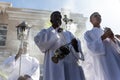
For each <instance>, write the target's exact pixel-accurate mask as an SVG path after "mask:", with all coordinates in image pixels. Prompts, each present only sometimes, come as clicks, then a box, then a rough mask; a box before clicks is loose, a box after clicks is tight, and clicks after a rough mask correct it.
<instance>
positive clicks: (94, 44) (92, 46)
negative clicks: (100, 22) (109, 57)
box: [84, 32, 105, 55]
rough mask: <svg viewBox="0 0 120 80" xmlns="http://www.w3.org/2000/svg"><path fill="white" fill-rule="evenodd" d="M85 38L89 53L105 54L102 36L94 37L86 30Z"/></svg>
mask: <svg viewBox="0 0 120 80" xmlns="http://www.w3.org/2000/svg"><path fill="white" fill-rule="evenodd" d="M84 39H85V46H86V48H87V50H88V51H87V53H91V54H92V55H104V54H105V48H104V44H103V41H102V39H101V37H100V38H98V39H92V38H91V37H90V35H89V33H87V32H86V33H85V34H84Z"/></svg>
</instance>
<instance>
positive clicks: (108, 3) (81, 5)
mask: <svg viewBox="0 0 120 80" xmlns="http://www.w3.org/2000/svg"><path fill="white" fill-rule="evenodd" d="M0 1H2V2H3V1H4V2H11V3H12V6H13V7H18V8H32V9H40V10H52V11H54V10H60V9H61V8H66V9H70V11H71V12H75V13H81V14H83V15H84V16H85V17H88V20H87V23H86V26H87V29H91V28H92V25H91V24H90V22H89V16H90V15H91V14H92V13H93V12H99V13H100V14H101V16H102V23H101V27H102V28H104V27H110V28H111V29H112V30H113V32H114V33H115V34H120V0H0Z"/></svg>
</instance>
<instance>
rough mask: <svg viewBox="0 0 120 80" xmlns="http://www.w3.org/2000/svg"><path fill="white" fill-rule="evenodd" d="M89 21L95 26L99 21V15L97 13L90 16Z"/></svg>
mask: <svg viewBox="0 0 120 80" xmlns="http://www.w3.org/2000/svg"><path fill="white" fill-rule="evenodd" d="M90 22H91V23H92V24H93V25H94V26H96V27H97V26H99V25H100V23H101V17H100V16H99V15H94V16H92V17H91V19H90Z"/></svg>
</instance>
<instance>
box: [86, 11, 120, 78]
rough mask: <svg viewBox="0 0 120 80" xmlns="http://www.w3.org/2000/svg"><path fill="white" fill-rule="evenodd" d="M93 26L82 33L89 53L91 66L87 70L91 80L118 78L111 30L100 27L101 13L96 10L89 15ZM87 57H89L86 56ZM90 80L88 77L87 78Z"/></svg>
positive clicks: (118, 71)
mask: <svg viewBox="0 0 120 80" xmlns="http://www.w3.org/2000/svg"><path fill="white" fill-rule="evenodd" d="M90 22H91V23H92V24H93V28H92V29H91V30H88V31H87V32H86V33H85V34H84V39H85V45H86V49H87V51H86V53H87V54H88V55H89V57H90V60H89V62H90V63H91V64H92V67H91V69H90V70H92V71H91V72H90V71H89V70H88V71H89V73H90V74H92V75H93V76H91V77H92V78H91V79H92V80H120V66H119V65H120V64H119V63H120V62H119V60H120V59H119V58H118V57H120V56H118V52H117V50H116V48H115V47H113V45H112V44H113V43H115V41H114V38H113V32H112V31H111V30H108V31H106V32H104V31H103V30H102V29H101V27H100V23H101V15H100V14H99V13H98V12H95V13H93V14H92V15H91V16H90ZM88 59H89V58H88ZM92 68H93V69H92ZM88 80H90V79H88Z"/></svg>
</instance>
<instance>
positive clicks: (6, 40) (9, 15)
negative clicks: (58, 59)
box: [0, 2, 87, 65]
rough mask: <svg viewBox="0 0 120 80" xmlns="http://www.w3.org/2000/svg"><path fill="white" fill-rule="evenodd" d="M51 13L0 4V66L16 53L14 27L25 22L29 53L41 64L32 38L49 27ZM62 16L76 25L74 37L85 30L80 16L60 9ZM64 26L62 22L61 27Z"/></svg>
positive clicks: (41, 58)
mask: <svg viewBox="0 0 120 80" xmlns="http://www.w3.org/2000/svg"><path fill="white" fill-rule="evenodd" d="M51 13H52V11H47V10H36V9H26V8H15V7H12V4H11V3H7V2H0V64H1V63H2V62H3V61H4V60H5V59H6V58H7V57H8V56H11V55H14V54H16V53H17V52H18V49H19V45H20V41H19V40H17V30H16V26H17V25H19V24H20V23H21V22H23V21H26V22H27V23H28V24H29V25H31V27H32V28H31V30H30V35H29V51H28V52H29V53H30V55H31V56H34V57H36V58H37V59H38V60H39V62H40V64H41V65H42V64H43V59H44V54H43V53H41V52H40V50H39V49H38V48H37V46H36V45H35V43H34V41H33V39H34V36H35V35H36V34H37V33H38V32H39V31H40V30H41V29H42V28H48V27H49V26H50V22H49V17H50V14H51ZM61 13H62V15H68V17H69V18H71V19H73V21H74V22H75V23H77V31H76V36H77V35H80V34H81V33H82V32H83V31H84V30H85V29H86V25H85V23H86V20H87V18H86V17H84V16H83V15H82V14H79V13H72V12H70V11H69V10H65V9H61ZM62 26H65V24H64V22H63V25H62Z"/></svg>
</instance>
